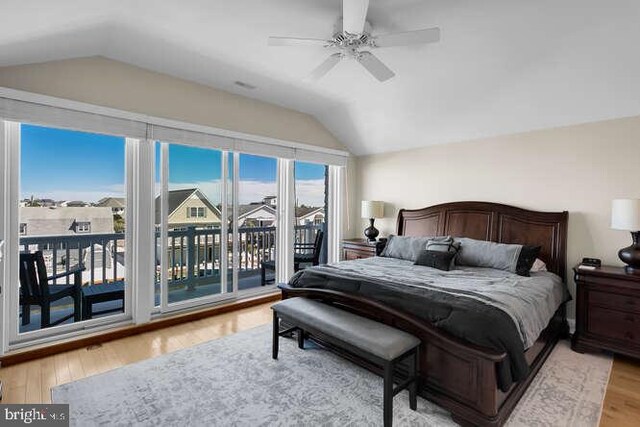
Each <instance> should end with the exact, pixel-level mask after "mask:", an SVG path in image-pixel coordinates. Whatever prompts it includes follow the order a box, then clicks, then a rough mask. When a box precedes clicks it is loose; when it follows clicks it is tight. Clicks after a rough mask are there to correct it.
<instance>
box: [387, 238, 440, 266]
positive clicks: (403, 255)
mask: <svg viewBox="0 0 640 427" xmlns="http://www.w3.org/2000/svg"><path fill="white" fill-rule="evenodd" d="M428 240H429V237H409V236H394V235H390V236H389V240H388V241H387V245H386V246H385V247H384V250H383V251H382V253H381V254H380V256H383V257H387V258H399V259H406V260H409V261H414V262H415V260H416V259H417V258H418V254H420V252H421V251H422V250H423V249H425V248H426V246H427V241H428Z"/></svg>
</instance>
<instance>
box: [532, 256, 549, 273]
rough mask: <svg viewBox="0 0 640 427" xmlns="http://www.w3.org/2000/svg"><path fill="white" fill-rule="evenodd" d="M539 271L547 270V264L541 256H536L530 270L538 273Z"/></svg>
mask: <svg viewBox="0 0 640 427" xmlns="http://www.w3.org/2000/svg"><path fill="white" fill-rule="evenodd" d="M539 271H547V264H545V263H544V261H542V260H541V259H540V258H536V260H535V262H534V263H533V265H532V266H531V270H529V272H532V273H537V272H539Z"/></svg>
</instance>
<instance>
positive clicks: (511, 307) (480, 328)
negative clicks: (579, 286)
mask: <svg viewBox="0 0 640 427" xmlns="http://www.w3.org/2000/svg"><path fill="white" fill-rule="evenodd" d="M290 285H291V286H293V287H313V288H328V289H335V290H342V291H346V292H352V293H359V294H362V295H363V296H366V297H368V298H371V299H375V300H378V301H381V302H384V303H385V304H388V305H389V306H391V307H394V308H397V309H401V310H403V311H405V312H408V313H411V314H413V315H415V316H418V317H421V318H424V319H427V320H429V321H430V322H431V323H433V324H434V325H435V326H437V327H439V328H442V329H443V330H445V331H447V332H449V333H451V334H453V335H455V336H458V337H460V338H463V339H465V340H467V341H469V342H472V343H475V344H478V345H481V346H484V347H488V348H492V349H494V350H497V351H500V352H506V353H507V355H508V360H507V361H506V363H505V364H503V366H501V367H500V369H499V381H500V387H501V389H503V390H507V389H508V388H509V387H510V386H511V384H512V383H513V381H519V380H521V379H523V378H525V377H526V375H527V374H528V369H529V368H528V364H527V362H526V360H525V358H524V351H525V349H526V348H528V347H530V346H531V345H532V344H533V343H534V342H535V340H536V339H537V338H538V336H539V335H540V333H541V332H542V330H543V329H544V328H545V327H546V326H547V325H548V324H549V321H550V320H551V318H552V317H553V315H554V313H555V312H556V310H557V309H558V308H559V306H560V305H561V304H562V303H563V302H565V301H567V300H568V299H569V298H570V297H569V294H568V292H567V289H566V286H565V285H564V284H563V283H562V280H561V279H560V278H559V277H558V276H556V275H555V274H553V273H548V272H540V273H531V277H522V276H518V275H516V274H513V273H509V272H506V271H502V270H495V269H490V268H477V267H457V268H456V269H455V270H452V271H441V270H436V269H433V268H429V267H423V266H417V265H413V263H412V262H411V261H405V260H400V259H396V258H386V257H374V258H368V259H362V260H355V261H344V262H340V263H336V264H330V265H324V266H317V267H312V268H308V269H306V270H303V271H300V272H298V273H297V274H296V275H294V276H293V278H292V279H291V281H290Z"/></svg>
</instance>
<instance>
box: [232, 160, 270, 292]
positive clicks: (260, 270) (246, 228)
mask: <svg viewBox="0 0 640 427" xmlns="http://www.w3.org/2000/svg"><path fill="white" fill-rule="evenodd" d="M237 156H238V158H239V170H238V174H237V176H238V202H239V203H238V209H237V214H238V216H237V224H238V227H237V242H238V243H237V266H238V274H237V278H238V279H237V280H238V289H239V291H245V292H246V291H250V290H252V289H253V290H255V289H260V288H263V287H268V286H271V287H273V285H274V284H275V280H274V277H275V270H276V255H277V253H276V227H277V209H278V198H277V194H278V191H277V190H278V188H277V184H276V175H277V172H278V169H277V168H278V161H277V159H275V158H272V157H263V156H254V155H250V154H238V155H237Z"/></svg>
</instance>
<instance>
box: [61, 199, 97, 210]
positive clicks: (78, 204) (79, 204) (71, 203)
mask: <svg viewBox="0 0 640 427" xmlns="http://www.w3.org/2000/svg"><path fill="white" fill-rule="evenodd" d="M57 205H58V206H60V207H63V208H85V207H89V206H91V203H87V202H83V201H82V200H67V201H64V202H59V203H58V204H57Z"/></svg>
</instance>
